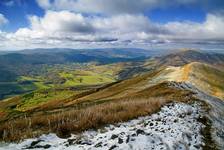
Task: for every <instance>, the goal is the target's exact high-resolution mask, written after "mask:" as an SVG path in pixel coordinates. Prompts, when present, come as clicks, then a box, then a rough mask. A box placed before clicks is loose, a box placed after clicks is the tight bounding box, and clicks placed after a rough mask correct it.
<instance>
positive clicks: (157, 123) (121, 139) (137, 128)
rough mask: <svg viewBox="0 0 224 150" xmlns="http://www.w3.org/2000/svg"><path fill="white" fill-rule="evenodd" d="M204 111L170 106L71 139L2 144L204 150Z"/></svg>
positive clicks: (198, 105) (10, 146)
mask: <svg viewBox="0 0 224 150" xmlns="http://www.w3.org/2000/svg"><path fill="white" fill-rule="evenodd" d="M204 111H205V110H204V109H203V106H202V103H201V102H199V101H197V102H193V103H189V104H187V103H181V102H179V103H170V104H167V105H165V106H163V107H162V108H161V110H160V111H159V112H157V113H155V114H153V115H150V116H145V117H139V118H137V119H134V120H130V121H128V122H124V123H119V124H115V125H107V126H105V127H104V128H101V129H98V130H97V131H95V130H87V131H85V132H83V133H81V134H79V135H72V136H71V137H70V138H68V139H61V138H59V137H57V136H56V135H55V134H48V135H42V136H40V137H39V138H35V139H27V140H24V141H23V142H21V143H19V144H2V145H1V146H0V150H3V149H9V150H16V149H24V148H25V149H26V148H30V149H58V150H59V149H60V150H61V149H76V150H78V149H80V150H85V149H102V150H106V149H110V150H112V149H116V150H117V149H155V150H156V149H164V150H165V149H186V150H187V149H191V150H194V149H203V148H204V146H205V144H206V141H205V137H204V133H203V131H204V129H205V128H206V125H205V124H204V121H203V120H205V119H204V117H205V116H203V115H204V114H205V112H204Z"/></svg>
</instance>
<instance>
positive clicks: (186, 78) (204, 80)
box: [150, 62, 224, 100]
mask: <svg viewBox="0 0 224 150" xmlns="http://www.w3.org/2000/svg"><path fill="white" fill-rule="evenodd" d="M164 81H176V82H186V83H190V84H192V85H194V86H195V87H197V88H198V89H200V90H201V91H204V92H206V93H208V94H210V95H213V96H216V97H218V98H220V99H223V100H224V72H223V71H222V70H219V69H217V68H215V67H213V66H211V65H208V64H204V63H198V62H192V63H189V64H187V65H184V66H181V67H173V66H169V67H166V68H165V69H163V70H162V71H160V73H159V74H157V75H156V76H155V77H154V78H153V79H152V80H151V81H150V83H152V84H158V83H161V82H164Z"/></svg>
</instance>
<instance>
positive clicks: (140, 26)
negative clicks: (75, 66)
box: [0, 11, 224, 49]
mask: <svg viewBox="0 0 224 150" xmlns="http://www.w3.org/2000/svg"><path fill="white" fill-rule="evenodd" d="M28 19H29V21H30V26H29V27H27V28H20V29H18V30H17V31H16V32H15V33H6V32H0V41H1V42H0V43H1V44H0V49H5V48H9V47H12V49H13V48H14V49H15V48H19V49H22V48H24V47H25V48H38V47H71V48H74V47H75V48H78V47H97V46H100V47H106V46H108V47H110V46H127V45H131V46H136V45H139V44H140V45H148V44H150V43H153V44H155V43H159V44H161V43H197V42H198V43H203V42H204V43H208V42H210V43H211V42H215V41H218V42H219V41H221V42H222V41H224V30H222V28H223V26H224V17H223V16H221V15H214V14H208V15H207V17H206V20H205V22H203V23H195V22H187V21H185V22H169V23H166V24H158V23H154V22H152V21H150V20H149V18H148V17H146V16H144V15H141V14H121V15H113V16H111V17H99V16H84V15H82V14H80V13H75V12H70V11H46V13H45V15H44V16H43V17H37V16H28Z"/></svg>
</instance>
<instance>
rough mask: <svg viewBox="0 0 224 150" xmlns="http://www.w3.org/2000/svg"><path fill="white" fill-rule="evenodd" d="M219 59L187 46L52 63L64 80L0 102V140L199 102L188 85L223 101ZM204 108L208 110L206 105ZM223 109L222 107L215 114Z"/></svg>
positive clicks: (76, 129) (69, 129) (62, 134)
mask: <svg viewBox="0 0 224 150" xmlns="http://www.w3.org/2000/svg"><path fill="white" fill-rule="evenodd" d="M168 57H170V59H168ZM174 57H176V58H178V59H174ZM204 57H206V58H204ZM222 57H223V55H219V54H207V53H201V52H194V51H191V50H190V51H184V52H179V53H176V54H171V55H168V56H163V57H156V58H153V59H146V60H144V61H138V62H137V63H134V62H119V63H112V64H102V65H96V64H94V63H90V64H79V65H78V66H76V65H77V64H76V65H75V66H76V67H74V64H73V65H71V66H69V65H62V66H61V65H59V66H58V65H57V67H56V69H55V68H54V67H55V66H54V65H53V66H51V68H50V70H49V72H56V73H57V74H58V75H59V77H61V78H63V80H64V81H63V82H62V83H61V84H58V85H60V86H57V87H56V86H52V87H48V88H40V89H38V90H35V91H32V92H29V93H26V94H22V95H18V96H14V97H11V98H8V99H5V100H3V101H0V124H1V127H0V133H4V134H2V136H0V139H1V140H3V139H4V140H6V141H18V140H20V139H24V138H27V137H36V136H39V135H41V134H43V133H49V132H54V133H56V134H57V135H58V136H60V137H67V136H69V134H70V133H77V132H78V133H79V132H82V131H84V130H86V129H89V128H100V127H101V126H103V125H106V124H108V123H112V124H113V123H117V122H121V121H127V120H130V119H133V118H136V117H138V116H145V115H149V114H152V113H155V112H157V111H158V110H159V109H160V108H161V107H162V106H163V105H166V104H167V103H170V102H185V103H192V102H194V101H202V100H201V99H200V97H198V95H197V92H196V90H195V89H194V88H191V87H195V88H197V90H200V91H202V92H204V93H206V94H207V95H206V98H207V99H209V101H213V100H214V102H216V101H218V102H220V101H221V100H223V99H224V94H223V93H224V87H223V85H224V78H223V77H224V72H223V71H222V70H221V69H220V68H221V66H222V65H223V64H224V63H223V59H222ZM196 60H198V62H197V61H196ZM172 64H173V65H172ZM84 67H85V69H83V68H84ZM48 69H49V68H48ZM121 76H122V78H120V79H119V77H121ZM125 77H126V78H125ZM24 78H25V79H24ZM48 79H49V78H48ZM54 79H56V77H55V78H54ZM29 80H31V81H32V83H35V82H38V83H42V84H41V85H39V86H44V85H47V84H46V83H44V84H43V82H44V81H43V80H41V78H28V77H23V78H22V79H20V82H21V83H23V82H25V83H26V82H27V81H29ZM49 81H50V80H49ZM94 83H96V84H94ZM49 85H51V84H49ZM220 103H222V101H221V102H220ZM203 107H205V109H206V111H208V110H207V109H208V108H210V107H209V106H208V104H207V103H206V104H205V106H203ZM223 112H224V110H223V109H222V108H221V110H220V112H219V113H220V114H222V113H223ZM219 113H218V114H219ZM220 114H219V115H220ZM219 118H220V117H219ZM24 120H25V121H24ZM203 121H204V124H206V126H207V127H208V128H209V129H207V130H208V131H207V132H209V133H207V132H206V133H203V134H205V135H207V136H208V137H206V138H207V139H211V133H210V131H211V127H210V126H208V124H209V121H208V120H207V119H205V120H203ZM17 128H18V129H19V130H12V129H17ZM6 130H7V131H9V132H7V133H5V131H6Z"/></svg>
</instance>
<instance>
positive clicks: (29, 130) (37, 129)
mask: <svg viewBox="0 0 224 150" xmlns="http://www.w3.org/2000/svg"><path fill="white" fill-rule="evenodd" d="M168 102H170V101H169V100H165V99H162V98H151V99H126V100H122V101H116V102H108V103H104V104H98V105H92V106H90V107H87V108H83V109H79V110H77V109H74V110H69V111H66V112H60V113H54V114H47V115H40V116H39V115H38V116H37V115H35V116H31V117H25V116H24V117H21V118H17V119H15V120H11V121H8V122H5V123H3V124H1V125H0V140H4V141H19V140H21V139H24V138H31V137H36V136H38V135H40V134H43V133H49V132H54V133H57V135H59V136H60V137H67V136H69V135H70V133H77V132H81V131H84V130H86V129H89V128H99V127H101V126H102V125H105V124H110V123H116V122H121V121H127V120H129V119H133V118H136V117H138V116H144V115H148V114H151V113H153V112H155V111H158V110H159V109H160V107H161V106H162V105H164V104H165V103H168Z"/></svg>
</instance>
